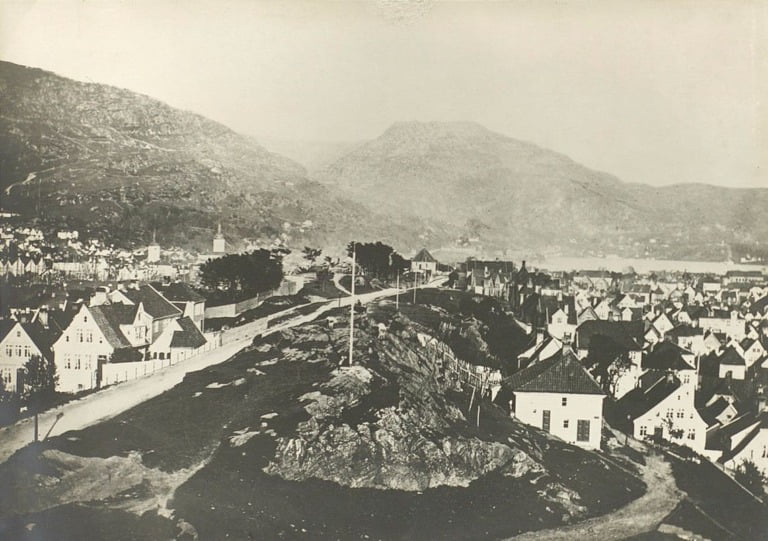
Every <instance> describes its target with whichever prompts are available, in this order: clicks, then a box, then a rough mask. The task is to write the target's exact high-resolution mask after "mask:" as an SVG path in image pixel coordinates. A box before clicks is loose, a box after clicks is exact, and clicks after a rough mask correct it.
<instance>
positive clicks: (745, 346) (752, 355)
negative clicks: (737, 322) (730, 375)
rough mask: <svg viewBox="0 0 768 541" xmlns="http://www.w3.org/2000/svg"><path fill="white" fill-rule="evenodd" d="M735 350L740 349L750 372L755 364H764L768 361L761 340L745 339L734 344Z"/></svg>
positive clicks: (767, 353)
mask: <svg viewBox="0 0 768 541" xmlns="http://www.w3.org/2000/svg"><path fill="white" fill-rule="evenodd" d="M734 348H736V349H738V351H739V353H741V356H742V357H743V358H744V362H745V363H746V365H747V370H749V369H750V367H751V366H752V365H753V364H755V363H758V362H759V363H762V362H763V361H764V360H765V359H766V356H768V352H766V350H765V347H764V346H763V344H762V343H761V342H760V340H758V339H756V338H745V339H744V340H742V341H741V342H738V343H734Z"/></svg>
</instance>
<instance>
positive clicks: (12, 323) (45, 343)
mask: <svg viewBox="0 0 768 541" xmlns="http://www.w3.org/2000/svg"><path fill="white" fill-rule="evenodd" d="M16 325H19V326H20V327H21V328H22V329H23V330H24V332H25V333H26V334H27V336H29V338H30V340H32V342H33V343H34V344H35V346H37V349H39V350H40V353H42V355H43V356H44V357H45V358H46V359H52V358H53V357H52V355H51V346H52V345H53V342H54V340H55V338H56V333H54V332H51V331H48V330H46V329H45V328H43V326H42V325H40V324H39V323H21V322H19V321H16V320H14V319H3V320H0V341H2V340H5V337H6V336H8V334H9V333H10V332H11V331H12V330H13V329H14V328H15V327H16Z"/></svg>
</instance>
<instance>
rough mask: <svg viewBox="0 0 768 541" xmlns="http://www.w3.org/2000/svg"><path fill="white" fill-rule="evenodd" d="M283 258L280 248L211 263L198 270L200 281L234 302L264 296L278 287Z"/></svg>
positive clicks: (255, 251) (218, 259)
mask: <svg viewBox="0 0 768 541" xmlns="http://www.w3.org/2000/svg"><path fill="white" fill-rule="evenodd" d="M284 254H285V250H283V249H280V248H276V249H273V250H265V249H263V248H262V249H259V250H254V251H253V252H250V253H245V254H231V255H226V256H224V257H220V258H217V259H213V260H211V261H208V262H206V263H204V264H203V265H202V266H201V267H200V272H201V277H200V281H201V282H202V284H203V285H204V286H205V287H207V288H209V289H218V290H222V291H226V292H229V293H230V296H231V297H233V298H234V297H238V296H242V295H256V294H259V293H264V292H266V291H269V290H271V289H275V288H277V287H278V286H279V285H280V282H281V281H282V279H283V255H284Z"/></svg>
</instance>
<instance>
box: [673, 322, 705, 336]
mask: <svg viewBox="0 0 768 541" xmlns="http://www.w3.org/2000/svg"><path fill="white" fill-rule="evenodd" d="M702 335H704V329H702V328H701V327H692V326H691V325H678V326H677V327H675V328H673V329H670V330H668V331H667V336H672V337H677V338H681V337H686V336H702Z"/></svg>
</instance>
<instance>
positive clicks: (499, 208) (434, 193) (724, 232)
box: [318, 122, 768, 257]
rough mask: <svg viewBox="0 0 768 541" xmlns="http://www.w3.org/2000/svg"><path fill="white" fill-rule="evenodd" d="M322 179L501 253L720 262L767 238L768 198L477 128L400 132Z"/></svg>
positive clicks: (420, 126) (421, 126)
mask: <svg viewBox="0 0 768 541" xmlns="http://www.w3.org/2000/svg"><path fill="white" fill-rule="evenodd" d="M318 178H319V179H321V180H322V181H323V182H325V183H328V184H333V185H336V186H339V187H340V188H342V189H343V190H344V191H345V192H346V193H347V194H349V195H350V196H351V197H353V198H355V199H356V200H358V201H360V202H363V203H366V204H376V205H377V206H379V207H380V208H386V209H387V210H389V211H390V212H393V213H397V214H398V215H400V216H401V217H403V219H404V220H407V219H409V218H408V217H410V216H419V217H422V218H425V217H426V218H430V219H434V220H438V221H442V222H447V223H450V224H452V225H454V226H456V227H459V228H462V229H463V233H464V235H465V236H467V237H475V236H477V237H480V238H481V240H482V241H483V242H485V243H488V244H490V245H492V246H495V247H499V248H522V249H526V248H535V249H542V250H543V249H547V250H560V251H563V252H571V253H584V252H587V251H589V250H592V251H595V252H603V253H606V252H607V253H610V252H618V253H623V254H626V255H643V254H644V252H645V250H646V249H649V250H650V251H652V252H655V255H672V254H678V255H679V256H692V257H705V256H712V257H721V256H722V255H723V254H722V249H721V248H719V247H716V248H714V250H713V249H712V246H714V245H716V244H717V243H719V242H721V241H722V242H725V243H732V242H741V241H744V242H755V241H762V239H764V238H765V236H766V234H768V222H766V221H765V220H763V219H761V217H762V215H763V214H764V210H763V209H764V208H766V207H768V189H764V190H758V189H752V190H747V189H728V188H721V187H714V186H703V185H676V186H669V187H664V188H655V187H651V186H647V185H639V184H627V183H623V182H621V181H620V180H618V179H617V178H615V177H612V176H611V175H608V174H605V173H600V172H597V171H593V170H591V169H588V168H586V167H584V166H582V165H580V164H578V163H576V162H574V161H573V160H571V159H570V158H568V157H566V156H563V155H561V154H558V153H556V152H552V151H550V150H547V149H544V148H540V147H537V146H535V145H533V144H530V143H526V142H523V141H518V140H516V139H512V138H510V137H506V136H504V135H501V134H498V133H494V132H492V131H490V130H487V129H486V128H484V127H482V126H480V125H478V124H474V123H462V122H458V123H439V122H430V123H421V122H402V123H397V124H394V125H393V126H392V127H391V128H389V129H388V130H387V131H386V132H384V133H383V134H382V135H381V136H380V137H378V138H377V139H374V140H373V141H370V142H368V143H365V144H362V145H360V146H358V147H357V148H356V149H354V150H353V151H352V152H350V153H349V154H347V155H346V156H344V157H342V158H341V159H339V160H337V161H336V162H335V163H333V164H332V165H330V166H328V167H327V168H326V169H325V170H324V171H323V172H322V173H321V174H320V175H319V176H318ZM724 180H727V179H724ZM652 239H655V240H652ZM665 243H667V244H669V245H670V246H669V248H665V247H664V246H663V244H665ZM665 249H667V251H669V252H670V254H666V253H665V252H664V250H665Z"/></svg>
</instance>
